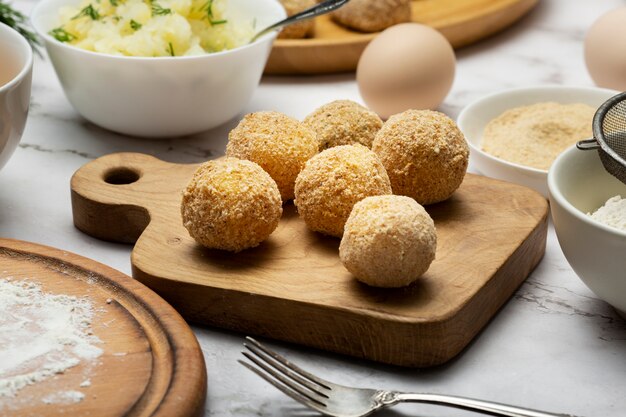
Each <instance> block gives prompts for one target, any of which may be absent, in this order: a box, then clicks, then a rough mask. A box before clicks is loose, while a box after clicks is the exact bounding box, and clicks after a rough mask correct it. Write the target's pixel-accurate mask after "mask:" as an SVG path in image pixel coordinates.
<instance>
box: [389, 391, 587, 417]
mask: <svg viewBox="0 0 626 417" xmlns="http://www.w3.org/2000/svg"><path fill="white" fill-rule="evenodd" d="M394 394H395V395H392V397H394V398H393V400H391V401H392V402H394V403H397V402H417V403H428V404H436V405H444V406H448V407H455V408H461V409H464V410H469V411H476V412H478V413H482V414H486V415H491V416H501V417H576V416H573V415H571V414H554V413H546V412H544V411H538V410H531V409H528V408H520V407H514V406H511V405H506V404H499V403H494V402H490V401H482V400H475V399H472V398H464V397H456V396H451V395H441V394H412V393H404V392H398V393H394ZM394 400H395V401H394Z"/></svg>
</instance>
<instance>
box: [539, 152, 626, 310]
mask: <svg viewBox="0 0 626 417" xmlns="http://www.w3.org/2000/svg"><path fill="white" fill-rule="evenodd" d="M548 187H549V190H550V210H551V212H552V219H553V222H554V229H555V231H556V235H557V237H558V240H559V244H560V245H561V249H562V250H563V253H564V254H565V257H566V258H567V261H568V262H569V264H570V265H571V266H572V268H573V269H574V271H575V272H576V274H577V275H578V276H579V277H580V279H581V280H582V281H583V282H584V283H585V284H586V285H587V286H588V287H589V288H590V289H591V290H592V291H593V292H594V293H595V294H596V295H597V296H598V297H600V298H601V299H603V300H605V301H606V302H608V303H609V304H611V305H612V306H613V307H615V308H616V309H617V310H618V311H619V312H620V314H621V315H622V316H623V317H625V318H626V256H624V254H626V232H625V231H621V230H619V229H616V228H613V227H610V226H606V225H604V224H602V223H600V222H598V221H596V220H594V219H592V218H591V217H590V216H588V215H587V213H592V212H594V211H595V210H597V209H598V208H599V207H601V206H602V205H604V203H605V202H606V200H608V199H609V198H610V197H613V196H615V195H621V196H622V197H623V198H626V185H625V184H623V183H622V182H620V181H619V180H617V179H616V178H614V177H613V176H612V175H610V174H609V173H607V172H606V171H605V169H604V167H603V165H602V163H601V162H600V157H599V156H598V153H597V152H596V151H581V150H579V149H576V147H575V146H573V147H571V148H569V149H568V150H566V151H565V152H563V153H562V154H561V155H560V156H559V157H558V158H557V159H556V160H555V161H554V163H553V164H552V167H551V168H550V171H549V173H548Z"/></svg>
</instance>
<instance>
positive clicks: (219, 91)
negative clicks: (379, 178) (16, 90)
mask: <svg viewBox="0 0 626 417" xmlns="http://www.w3.org/2000/svg"><path fill="white" fill-rule="evenodd" d="M77 3H80V0H41V1H40V2H39V4H37V6H36V7H35V9H34V11H33V14H32V17H31V20H32V23H33V26H34V27H35V29H36V30H37V32H38V33H39V34H40V35H41V37H42V38H43V39H44V42H45V45H46V49H47V51H48V54H49V55H50V60H51V61H52V64H53V65H54V69H55V70H56V73H57V76H58V78H59V80H60V82H61V85H62V86H63V90H64V91H65V94H66V96H67V98H68V100H69V101H70V103H71V104H72V105H73V106H74V108H75V109H76V110H77V111H78V112H79V113H80V114H81V115H82V116H83V117H85V118H86V119H87V120H89V121H91V122H93V123H95V124H97V125H99V126H102V127H104V128H106V129H110V130H113V131H116V132H120V133H123V134H127V135H132V136H143V137H172V136H182V135H189V134H193V133H198V132H201V131H204V130H207V129H211V128H213V127H216V126H219V125H220V124H223V123H224V122H226V121H228V120H230V119H232V118H233V117H235V116H236V115H237V114H238V113H239V112H241V111H242V109H243V108H244V107H245V105H246V104H247V103H248V101H249V100H250V98H251V97H252V94H253V92H254V90H255V89H256V87H257V86H258V84H259V81H260V79H261V75H262V73H263V68H264V67H265V63H266V61H267V58H268V56H269V53H270V50H271V47H272V42H273V41H274V38H275V37H276V33H270V34H267V35H265V36H262V37H261V38H260V39H258V40H257V41H255V42H254V43H252V44H249V45H244V46H241V47H238V48H235V49H231V50H228V51H224V52H217V53H211V54H206V55H202V56H190V57H158V58H153V57H120V56H113V55H105V54H99V53H94V52H90V51H86V50H83V49H79V48H76V47H73V46H70V45H67V44H65V43H62V42H59V41H57V40H56V39H54V38H53V37H52V36H50V35H49V34H48V32H49V31H50V30H51V29H53V28H55V27H58V26H59V17H58V11H59V8H60V7H62V6H64V5H68V4H77ZM228 5H229V8H230V9H231V10H232V11H233V13H235V14H236V15H237V16H238V18H239V19H245V20H247V21H252V20H254V19H256V20H255V22H256V27H257V28H262V27H265V26H267V25H269V24H271V23H274V22H276V21H278V20H281V19H283V18H284V17H285V16H286V15H285V11H284V9H283V8H282V6H281V5H280V3H279V2H278V1H277V0H229V1H228ZM233 20H234V19H233ZM245 20H244V21H245Z"/></svg>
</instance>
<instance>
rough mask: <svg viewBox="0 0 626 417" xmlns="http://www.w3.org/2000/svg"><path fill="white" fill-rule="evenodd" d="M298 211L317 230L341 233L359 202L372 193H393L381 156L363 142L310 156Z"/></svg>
mask: <svg viewBox="0 0 626 417" xmlns="http://www.w3.org/2000/svg"><path fill="white" fill-rule="evenodd" d="M295 194H296V199H295V200H294V203H295V205H296V207H297V208H298V214H299V215H300V217H301V218H303V219H304V222H305V223H306V225H307V227H308V228H309V229H311V230H313V231H316V232H321V233H324V234H327V235H331V236H336V237H341V235H342V234H343V226H344V224H345V223H346V220H347V219H348V216H349V215H350V211H351V210H352V207H353V206H354V204H355V203H357V202H359V201H361V200H362V199H364V198H365V197H368V196H371V195H381V194H391V185H390V183H389V177H388V176H387V173H386V172H385V168H384V167H383V165H382V164H381V163H380V160H379V159H378V157H377V156H376V155H375V154H374V153H373V152H372V151H371V150H369V149H367V148H366V147H365V146H362V145H342V146H335V147H334V148H330V149H326V150H325V151H323V152H321V153H319V154H318V155H316V156H314V157H313V158H311V159H309V160H308V161H307V163H306V165H305V166H304V169H303V170H302V172H300V175H298V178H297V179H296V188H295Z"/></svg>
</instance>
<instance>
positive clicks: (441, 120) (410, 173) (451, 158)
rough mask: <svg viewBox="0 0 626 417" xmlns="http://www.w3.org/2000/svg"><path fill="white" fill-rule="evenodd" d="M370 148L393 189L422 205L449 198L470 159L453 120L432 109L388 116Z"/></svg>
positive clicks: (408, 111)
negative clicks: (382, 166)
mask: <svg viewBox="0 0 626 417" xmlns="http://www.w3.org/2000/svg"><path fill="white" fill-rule="evenodd" d="M372 150H373V151H374V152H376V154H377V155H378V157H379V158H380V160H381V161H382V163H383V165H384V166H385V169H386V170H387V174H389V180H390V181H391V187H392V188H393V193H394V194H399V195H406V196H409V197H412V198H414V199H415V200H416V201H417V202H418V203H420V204H422V205H427V204H433V203H438V202H440V201H443V200H446V199H448V198H449V197H450V196H451V195H452V193H453V192H454V191H455V190H456V189H457V188H459V185H461V182H462V181H463V178H464V177H465V172H466V171H467V164H468V160H469V148H468V146H467V143H466V142H465V137H464V136H463V133H461V131H460V130H459V128H458V127H457V125H456V123H454V121H453V120H452V119H450V118H449V117H448V116H446V115H445V114H443V113H440V112H436V111H432V110H407V111H405V112H403V113H399V114H396V115H393V116H391V117H390V118H389V120H387V121H386V122H385V124H384V125H383V127H382V129H380V130H379V131H378V133H377V134H376V138H375V139H374V142H373V143H372Z"/></svg>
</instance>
